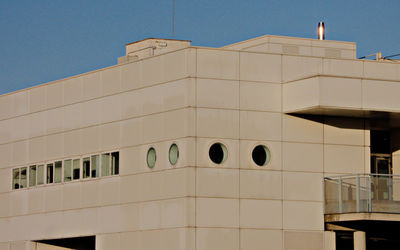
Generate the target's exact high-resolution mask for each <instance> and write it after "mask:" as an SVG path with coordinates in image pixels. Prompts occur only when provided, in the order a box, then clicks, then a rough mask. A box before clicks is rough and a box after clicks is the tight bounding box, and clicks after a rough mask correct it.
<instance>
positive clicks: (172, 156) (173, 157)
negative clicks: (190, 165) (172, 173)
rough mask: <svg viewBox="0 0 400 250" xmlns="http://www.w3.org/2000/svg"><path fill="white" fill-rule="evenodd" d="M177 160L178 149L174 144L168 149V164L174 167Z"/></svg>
mask: <svg viewBox="0 0 400 250" xmlns="http://www.w3.org/2000/svg"><path fill="white" fill-rule="evenodd" d="M178 158H179V149H178V146H177V145H176V144H175V143H174V144H172V145H171V147H169V162H170V163H171V164H172V165H175V164H176V163H177V162H178Z"/></svg>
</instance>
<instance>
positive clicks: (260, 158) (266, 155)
mask: <svg viewBox="0 0 400 250" xmlns="http://www.w3.org/2000/svg"><path fill="white" fill-rule="evenodd" d="M251 156H252V158H253V161H254V163H255V164H257V165H258V166H260V167H262V166H265V165H267V164H268V163H269V161H270V160H271V152H270V151H269V149H268V148H267V147H266V146H264V145H258V146H256V147H255V148H254V149H253V152H252V154H251Z"/></svg>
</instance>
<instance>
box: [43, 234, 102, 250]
mask: <svg viewBox="0 0 400 250" xmlns="http://www.w3.org/2000/svg"><path fill="white" fill-rule="evenodd" d="M36 242H37V243H38V245H37V250H67V249H74V250H95V249H96V236H87V237H76V238H63V239H52V240H38V241H36Z"/></svg>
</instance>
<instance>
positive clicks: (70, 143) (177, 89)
mask: <svg viewBox="0 0 400 250" xmlns="http://www.w3.org/2000/svg"><path fill="white" fill-rule="evenodd" d="M399 81H400V64H399V63H398V62H397V61H392V60H385V59H384V58H380V57H377V60H360V59H356V45H355V43H351V42H337V41H326V40H324V41H320V40H315V39H304V38H294V37H280V36H270V35H267V36H262V37H258V38H255V39H251V40H247V41H243V42H239V43H236V44H231V45H228V46H225V47H221V48H205V47H193V46H191V45H190V41H179V40H168V39H153V38H150V39H145V40H142V41H139V42H136V43H131V44H127V45H126V56H124V57H121V58H119V60H118V64H117V65H115V66H112V67H109V68H105V69H101V70H97V71H94V72H88V73H85V74H82V75H78V76H74V77H70V78H67V79H63V80H58V81H55V82H51V83H48V84H43V85H39V86H35V87H32V88H28V89H24V90H21V91H16V92H13V93H9V94H5V95H2V96H0V250H28V249H29V250H32V249H37V250H38V249H65V248H67V249H72V248H74V249H79V250H86V249H96V250H110V249H112V250H119V249H121V250H126V249H141V250H158V249H159V250H194V249H196V250H213V249H216V250H239V249H240V250H261V249H272V250H279V249H288V250H289V249H297V250H301V249H304V250H306V249H307V250H310V249H312V250H317V249H318V250H322V249H324V250H334V249H357V250H360V249H366V245H367V247H368V249H394V244H395V242H396V226H397V225H398V224H397V223H398V221H399V215H398V213H399V212H400V209H399V207H398V202H399V199H397V196H398V193H399V190H398V188H397V189H396V186H397V185H398V183H399V182H398V177H396V176H395V175H392V174H396V173H399V172H400V154H399V152H398V149H399V145H398V144H399V143H398V141H399V140H398V138H399V136H400V130H399V129H398V127H399V126H398V125H399V112H400V98H399V97H400V84H399ZM374 174H388V175H380V176H377V175H374ZM324 178H325V179H324ZM397 238H398V237H397ZM353 245H354V247H353ZM56 246H57V247H56ZM377 246H378V247H377ZM382 246H385V248H382ZM379 247H380V248H379Z"/></svg>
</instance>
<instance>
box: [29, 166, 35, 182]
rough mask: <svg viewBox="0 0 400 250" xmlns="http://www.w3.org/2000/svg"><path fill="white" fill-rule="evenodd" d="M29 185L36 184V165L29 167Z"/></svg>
mask: <svg viewBox="0 0 400 250" xmlns="http://www.w3.org/2000/svg"><path fill="white" fill-rule="evenodd" d="M29 186H30V187H34V186H36V165H32V166H30V167H29Z"/></svg>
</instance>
